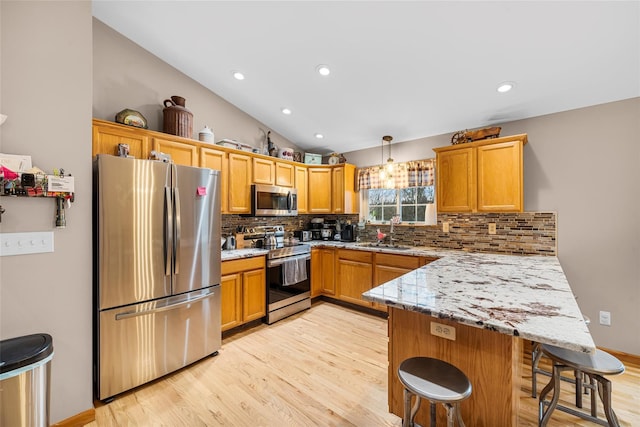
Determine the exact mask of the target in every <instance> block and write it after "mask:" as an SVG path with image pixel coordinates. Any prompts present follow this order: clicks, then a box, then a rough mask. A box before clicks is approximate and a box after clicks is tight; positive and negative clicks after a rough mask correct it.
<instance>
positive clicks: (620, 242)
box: [345, 98, 640, 355]
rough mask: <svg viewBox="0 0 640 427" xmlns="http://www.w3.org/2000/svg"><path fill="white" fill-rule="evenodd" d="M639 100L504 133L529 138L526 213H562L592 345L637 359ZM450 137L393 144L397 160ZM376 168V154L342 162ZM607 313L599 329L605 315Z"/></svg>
mask: <svg viewBox="0 0 640 427" xmlns="http://www.w3.org/2000/svg"><path fill="white" fill-rule="evenodd" d="M639 118H640V98H633V99H629V100H625V101H619V102H613V103H609V104H603V105H598V106H594V107H590V108H583V109H578V110H573V111H567V112H563V113H558V114H551V115H547V116H541V117H534V118H531V119H527V120H520V121H515V122H510V123H504V124H502V125H501V126H502V132H501V135H503V136H504V135H513V134H519V133H526V134H528V136H529V143H528V144H527V145H526V146H525V150H524V168H525V176H524V182H525V210H526V211H555V212H557V214H558V254H559V256H558V257H559V259H560V262H561V264H562V267H563V269H564V272H565V274H566V275H567V278H568V279H569V283H570V285H571V288H572V289H573V291H574V293H575V295H576V296H577V298H578V304H579V306H580V308H581V310H582V312H583V313H584V314H585V315H587V316H589V317H590V318H591V320H592V322H591V326H590V328H589V329H590V330H591V334H592V336H593V338H594V340H595V342H596V345H598V346H601V347H606V348H610V349H614V350H618V351H622V352H626V353H631V354H635V355H640V334H638V333H637V325H640V310H638V307H640V245H639V242H640V221H639V220H638V218H640V188H639V187H638V184H639V183H640V166H639V165H640V143H639V140H640V137H639V135H640V120H639ZM450 138H451V134H447V135H439V136H435V137H430V138H422V139H419V140H415V141H408V142H404V143H398V144H393V146H392V156H393V158H394V159H395V160H396V161H407V160H412V159H421V158H429V157H434V152H433V151H432V148H434V147H439V146H444V145H449V144H450V143H451V142H450ZM345 156H346V158H347V160H348V161H349V162H350V163H354V164H356V165H359V166H368V165H374V164H379V163H380V148H379V147H378V148H375V149H369V150H360V151H354V152H351V153H345ZM600 310H603V311H609V312H611V326H601V325H600V324H599V322H598V317H599V311H600Z"/></svg>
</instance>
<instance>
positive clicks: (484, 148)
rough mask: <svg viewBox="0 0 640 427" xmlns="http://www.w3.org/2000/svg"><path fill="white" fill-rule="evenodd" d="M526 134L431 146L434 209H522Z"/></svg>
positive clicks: (470, 210)
mask: <svg viewBox="0 0 640 427" xmlns="http://www.w3.org/2000/svg"><path fill="white" fill-rule="evenodd" d="M526 143H527V135H526V134H522V135H513V136H507V137H503V138H495V139H487V140H482V141H476V142H471V143H464V144H458V145H452V146H447V147H441V148H434V151H435V152H436V161H437V167H436V173H437V182H436V190H437V203H438V212H522V210H523V208H524V182H523V158H522V151H523V147H524V145H525V144H526Z"/></svg>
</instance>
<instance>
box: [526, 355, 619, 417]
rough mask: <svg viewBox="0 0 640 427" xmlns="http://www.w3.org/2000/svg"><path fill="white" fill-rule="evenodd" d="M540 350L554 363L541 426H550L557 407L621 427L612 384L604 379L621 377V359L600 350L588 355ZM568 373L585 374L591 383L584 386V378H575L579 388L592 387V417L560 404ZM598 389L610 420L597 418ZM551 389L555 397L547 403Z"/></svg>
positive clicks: (542, 402)
mask: <svg viewBox="0 0 640 427" xmlns="http://www.w3.org/2000/svg"><path fill="white" fill-rule="evenodd" d="M541 351H542V352H543V353H544V354H545V356H547V357H548V358H549V359H551V361H552V362H553V372H552V376H551V381H549V384H547V385H546V386H545V387H544V389H543V390H542V392H541V393H540V402H539V412H538V415H539V418H538V419H539V425H540V426H541V427H542V426H546V425H547V423H548V422H549V419H550V418H551V414H552V412H553V411H554V410H555V409H556V408H557V409H559V410H561V411H564V412H567V413H569V414H572V415H575V416H578V417H580V418H583V419H586V420H589V421H593V422H595V423H598V424H601V425H605V426H611V427H618V426H619V425H620V424H619V423H618V418H617V417H616V414H615V413H614V412H613V408H612V407H611V381H609V380H608V379H606V378H605V375H618V374H621V373H623V372H624V369H625V368H624V365H623V364H622V362H620V360H618V359H617V358H616V357H614V356H612V355H610V354H609V353H607V352H605V351H602V350H599V349H596V351H595V353H593V354H588V353H582V352H578V351H571V350H567V349H564V348H560V347H556V346H552V345H548V344H543V345H542V346H541ZM567 370H573V371H575V372H579V373H582V374H585V375H586V376H587V377H588V378H589V384H582V376H581V375H577V376H576V388H578V387H580V388H582V387H590V388H593V389H594V390H593V391H592V393H591V412H590V413H589V414H588V413H585V412H583V411H577V410H575V409H572V408H569V407H566V406H563V405H559V404H558V399H559V398H560V379H561V375H562V372H563V371H567ZM596 388H597V392H598V393H597V394H598V395H599V396H600V399H601V400H602V404H603V406H604V414H605V416H606V418H607V421H605V420H603V419H601V418H598V416H597V415H598V413H597V401H596V393H595V391H596ZM552 390H553V397H552V399H551V401H549V402H547V401H546V400H545V398H546V397H547V395H548V394H549V392H551V391H552ZM578 403H580V404H578ZM547 404H548V405H549V407H548V408H547V410H546V411H545V410H544V407H545V405H547ZM576 406H578V407H579V408H580V407H582V404H581V402H576Z"/></svg>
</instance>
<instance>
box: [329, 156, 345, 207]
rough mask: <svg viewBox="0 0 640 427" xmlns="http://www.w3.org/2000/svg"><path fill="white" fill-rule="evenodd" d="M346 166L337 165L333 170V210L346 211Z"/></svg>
mask: <svg viewBox="0 0 640 427" xmlns="http://www.w3.org/2000/svg"><path fill="white" fill-rule="evenodd" d="M344 196H345V194H344V168H342V167H337V168H334V169H332V171H331V211H332V212H333V213H344Z"/></svg>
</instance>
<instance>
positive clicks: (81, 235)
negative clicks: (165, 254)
mask: <svg viewBox="0 0 640 427" xmlns="http://www.w3.org/2000/svg"><path fill="white" fill-rule="evenodd" d="M0 13H1V30H0V31H1V43H2V45H1V52H2V63H1V75H0V85H1V88H0V93H1V94H2V105H1V107H0V111H2V113H4V114H7V115H8V116H9V118H8V119H7V121H6V122H5V123H4V125H2V127H0V135H1V138H2V139H1V146H0V151H1V152H3V153H11V154H29V155H31V157H32V160H33V163H34V164H35V165H37V166H38V167H40V168H41V169H43V170H45V171H48V172H51V171H52V170H53V168H64V169H65V170H66V171H68V172H70V173H71V174H72V175H74V176H75V183H76V201H75V203H73V205H72V207H71V209H68V210H67V215H66V219H67V227H66V228H65V229H55V224H54V215H55V199H44V198H43V199H27V198H20V199H18V198H12V197H2V198H0V203H1V204H2V206H3V207H4V208H5V209H6V211H7V212H6V213H5V214H4V215H2V223H1V225H0V231H1V232H3V233H9V232H18V231H53V230H55V231H54V242H55V252H53V253H48V254H37V255H22V256H11V257H2V258H0V338H2V339H6V338H10V337H14V336H22V335H27V334H32V333H49V334H51V336H53V345H54V357H53V361H52V365H51V366H52V372H51V422H56V421H59V420H61V419H65V418H68V417H70V416H73V415H75V414H78V413H80V412H83V411H86V410H88V409H91V408H93V399H92V381H91V377H92V366H91V360H92V353H91V340H92V331H91V322H92V318H91V161H90V159H91V91H92V73H91V49H92V46H91V3H90V2H51V1H43V2H26V1H16V2H14V1H6V0H3V1H1V2H0Z"/></svg>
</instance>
